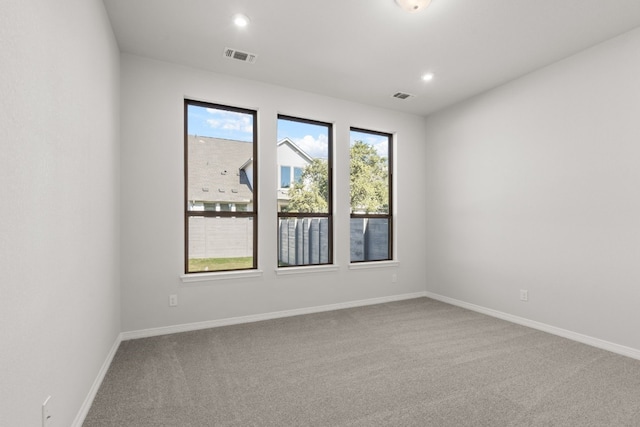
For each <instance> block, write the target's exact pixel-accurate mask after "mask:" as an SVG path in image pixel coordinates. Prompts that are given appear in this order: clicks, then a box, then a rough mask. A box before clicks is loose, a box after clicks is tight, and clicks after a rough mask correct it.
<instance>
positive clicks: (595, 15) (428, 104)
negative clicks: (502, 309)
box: [104, 0, 640, 115]
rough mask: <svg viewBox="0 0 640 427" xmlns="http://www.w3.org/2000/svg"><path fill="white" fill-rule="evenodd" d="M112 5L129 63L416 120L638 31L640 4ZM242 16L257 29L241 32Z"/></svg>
mask: <svg viewBox="0 0 640 427" xmlns="http://www.w3.org/2000/svg"><path fill="white" fill-rule="evenodd" d="M104 3H105V6H106V8H107V12H108V14H109V18H110V20H111V24H112V26H113V29H114V32H115V35H116V39H117V41H118V45H119V47H120V50H121V51H122V52H127V53H132V54H136V55H141V56H145V57H150V58H155V59H159V60H162V61H168V62H172V63H177V64H183V65H187V66H191V67H196V68H201V69H205V70H211V71H214V72H217V73H222V74H230V75H235V76H239V77H243V78H247V79H252V80H258V81H262V82H267V83H272V84H276V85H280V86H286V87H290V88H295V89H300V90H304V91H308V92H314V93H319V94H324V95H328V96H332V97H336V98H341V99H346V100H350V101H355V102H359V103H364V104H368V105H374V106H379V107H385V108H390V109H394V110H399V111H404V112H408V113H413V114H418V115H428V114H430V113H432V112H434V111H436V110H438V109H441V108H443V107H446V106H448V105H451V104H453V103H456V102H458V101H461V100H463V99H465V98H468V97H470V96H473V95H475V94H478V93H480V92H483V91H486V90H488V89H490V88H492V87H495V86H498V85H500V84H503V83H505V82H507V81H509V80H512V79H514V78H517V77H519V76H522V75H524V74H526V73H529V72H531V71H533V70H536V69H539V68H541V67H544V66H546V65H548V64H550V63H553V62H555V61H558V60H560V59H562V58H565V57H567V56H569V55H572V54H574V53H576V52H578V51H580V50H583V49H585V48H587V47H589V46H592V45H594V44H597V43H599V42H602V41H604V40H607V39H609V38H612V37H614V36H616V35H619V34H621V33H624V32H626V31H629V30H631V29H633V28H635V27H638V26H640V1H639V0H536V1H531V0H482V1H478V0H433V1H432V3H431V5H430V6H429V7H428V8H427V9H424V10H422V11H419V12H417V13H408V12H405V11H403V10H402V9H400V8H399V7H398V6H397V5H396V4H395V2H394V0H315V1H312V0H188V1H184V0H104ZM239 12H240V13H243V14H245V15H247V16H248V17H249V18H250V20H251V22H250V25H249V26H248V27H246V28H237V27H235V26H234V25H233V23H232V16H233V15H234V14H236V13H239ZM226 47H229V48H234V49H238V50H241V51H246V52H250V53H255V54H257V60H256V61H255V63H253V64H250V63H245V62H241V61H238V60H233V59H228V58H225V57H224V56H223V51H224V49H225V48H226ZM425 72H432V73H434V75H435V77H434V79H433V80H432V81H430V82H424V81H422V79H421V75H422V74H424V73H425ZM396 92H405V93H409V94H412V95H415V97H411V98H409V99H406V100H400V99H396V98H393V97H392V95H393V94H394V93H396Z"/></svg>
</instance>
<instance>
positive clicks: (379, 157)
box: [351, 130, 390, 214]
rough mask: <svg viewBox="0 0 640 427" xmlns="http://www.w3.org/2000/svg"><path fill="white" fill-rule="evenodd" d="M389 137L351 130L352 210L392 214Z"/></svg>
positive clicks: (354, 211)
mask: <svg viewBox="0 0 640 427" xmlns="http://www.w3.org/2000/svg"><path fill="white" fill-rule="evenodd" d="M389 140H390V136H389V135H380V134H376V133H365V132H361V131H354V130H352V131H351V213H371V214H387V213H389Z"/></svg>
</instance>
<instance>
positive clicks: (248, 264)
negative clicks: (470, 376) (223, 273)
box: [189, 256, 253, 272]
mask: <svg viewBox="0 0 640 427" xmlns="http://www.w3.org/2000/svg"><path fill="white" fill-rule="evenodd" d="M242 268H253V257H250V256H249V257H241V258H191V259H190V260H189V271H190V272H197V271H220V270H239V269H242Z"/></svg>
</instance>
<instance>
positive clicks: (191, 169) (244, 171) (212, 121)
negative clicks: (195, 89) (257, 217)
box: [187, 105, 254, 212]
mask: <svg viewBox="0 0 640 427" xmlns="http://www.w3.org/2000/svg"><path fill="white" fill-rule="evenodd" d="M187 132H188V136H187V146H188V153H187V156H188V157H187V158H188V162H189V163H188V165H187V167H188V173H189V176H188V178H187V179H188V187H187V209H189V210H194V211H201V210H205V211H222V212H229V211H233V209H232V206H235V205H237V204H244V205H250V204H253V187H254V184H253V115H252V114H246V113H238V112H234V111H226V110H221V109H216V108H205V107H201V106H198V105H189V106H188V124H187Z"/></svg>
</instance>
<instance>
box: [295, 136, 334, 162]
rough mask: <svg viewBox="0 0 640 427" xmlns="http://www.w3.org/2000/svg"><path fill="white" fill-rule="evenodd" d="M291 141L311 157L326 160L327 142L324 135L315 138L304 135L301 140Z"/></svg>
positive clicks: (327, 154) (327, 153) (327, 152)
mask: <svg viewBox="0 0 640 427" xmlns="http://www.w3.org/2000/svg"><path fill="white" fill-rule="evenodd" d="M292 140H293V142H294V143H295V144H296V145H297V146H298V147H300V148H302V150H303V151H304V152H305V153H307V154H308V155H310V156H311V157H316V158H323V159H326V158H327V157H328V156H329V141H328V138H327V135H325V134H320V135H318V137H317V138H315V137H313V136H312V135H305V136H304V137H302V138H292Z"/></svg>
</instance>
